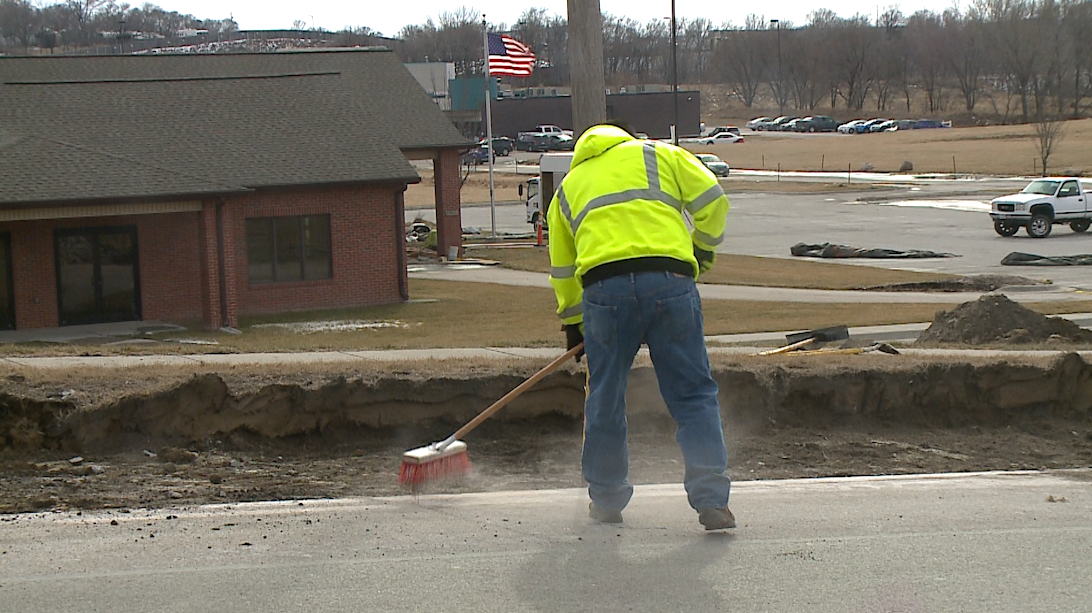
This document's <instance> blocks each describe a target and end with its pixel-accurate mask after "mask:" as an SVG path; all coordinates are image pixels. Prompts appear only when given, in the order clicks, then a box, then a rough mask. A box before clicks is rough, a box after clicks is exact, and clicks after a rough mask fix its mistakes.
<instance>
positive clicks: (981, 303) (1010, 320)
mask: <svg viewBox="0 0 1092 613" xmlns="http://www.w3.org/2000/svg"><path fill="white" fill-rule="evenodd" d="M1046 342H1063V343H1087V342H1092V331H1089V330H1083V329H1081V327H1080V326H1078V325H1077V324H1075V323H1073V322H1071V321H1069V320H1067V319H1064V318H1062V317H1047V316H1046V315H1042V314H1040V313H1036V312H1035V311H1032V310H1031V309H1029V308H1027V307H1024V306H1022V305H1020V304H1018V303H1016V302H1013V301H1012V300H1010V299H1009V298H1008V297H1006V296H1003V295H994V296H982V297H981V298H979V299H978V300H976V301H974V302H965V303H963V304H961V305H959V306H957V307H956V308H954V309H952V310H950V311H941V312H939V313H937V316H936V318H934V319H933V323H932V324H930V325H929V327H928V328H927V329H926V330H925V331H924V332H922V333H921V335H920V336H919V337H918V339H917V340H916V341H914V344H915V345H918V346H921V345H939V344H959V345H989V344H995V343H1003V344H1004V343H1007V344H1027V343H1046Z"/></svg>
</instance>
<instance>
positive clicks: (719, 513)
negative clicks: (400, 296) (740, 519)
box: [698, 508, 736, 530]
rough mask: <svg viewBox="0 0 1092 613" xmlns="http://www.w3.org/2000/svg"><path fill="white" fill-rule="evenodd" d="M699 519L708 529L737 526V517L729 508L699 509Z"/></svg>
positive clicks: (723, 528)
mask: <svg viewBox="0 0 1092 613" xmlns="http://www.w3.org/2000/svg"><path fill="white" fill-rule="evenodd" d="M698 521H699V522H701V525H703V526H705V529H706V530H725V529H728V528H735V527H736V518H735V516H734V515H732V512H731V511H729V510H728V509H727V508H724V509H702V510H701V511H698Z"/></svg>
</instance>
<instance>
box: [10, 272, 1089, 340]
mask: <svg viewBox="0 0 1092 613" xmlns="http://www.w3.org/2000/svg"><path fill="white" fill-rule="evenodd" d="M410 295H411V296H412V297H413V298H414V299H415V300H418V301H417V302H412V303H409V304H400V305H391V306H383V307H368V308H355V309H335V310H325V311H313V312H304V313H292V314H284V315H278V316H268V317H247V318H244V319H243V320H242V322H241V325H240V327H241V328H242V330H243V334H241V335H232V334H224V333H220V332H206V331H191V332H184V333H170V334H163V335H157V336H156V338H158V339H162V340H164V341H168V342H164V343H158V344H140V345H114V346H109V347H102V346H91V345H60V346H58V345H52V344H50V345H46V344H35V345H23V346H10V345H9V346H5V347H4V353H5V355H24V356H26V355H127V354H129V355H132V354H136V355H140V354H163V353H195V352H215V353H235V352H244V353H246V352H296V351H355V350H383V349H426V348H433V347H482V346H492V347H555V346H559V345H560V344H561V343H562V342H563V340H564V337H563V334H562V333H561V332H560V330H559V327H560V325H559V324H558V320H557V317H556V315H555V314H554V311H555V304H556V303H555V301H554V295H553V291H552V290H550V289H548V288H534V287H513V286H504V285H492V284H487V283H457V282H448V281H432V280H420V279H411V280H410ZM952 306H953V305H945V304H855V303H842V304H799V303H781V302H758V301H724V300H707V301H705V303H704V311H705V332H706V334H709V335H720V334H736V333H747V332H768V331H777V330H804V329H812V328H820V327H826V326H834V325H842V324H845V325H849V326H868V325H883V324H899V323H917V322H927V321H932V319H933V317H934V315H935V314H936V312H937V311H939V310H945V309H950V308H952ZM1027 306H1029V307H1030V308H1033V309H1035V310H1037V311H1039V312H1041V313H1048V314H1055V313H1073V312H1087V311H1092V300H1088V301H1083V302H1066V303H1063V304H1057V303H1050V304H1032V305H1027ZM330 320H364V321H386V322H401V323H404V324H405V327H399V328H381V329H369V330H357V331H351V332H324V333H314V334H299V333H295V332H290V331H287V330H283V329H277V328H255V327H253V326H254V325H255V324H261V323H270V322H291V321H330ZM172 339H173V340H174V341H177V340H178V339H200V340H206V341H216V342H217V343H219V344H218V345H214V346H192V345H178V344H175V343H173V342H170V341H171V340H172Z"/></svg>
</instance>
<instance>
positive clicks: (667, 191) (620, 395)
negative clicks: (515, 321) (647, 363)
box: [547, 125, 735, 530]
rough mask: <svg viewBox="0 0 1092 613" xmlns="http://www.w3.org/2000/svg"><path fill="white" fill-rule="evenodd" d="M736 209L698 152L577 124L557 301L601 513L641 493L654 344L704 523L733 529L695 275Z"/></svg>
mask: <svg viewBox="0 0 1092 613" xmlns="http://www.w3.org/2000/svg"><path fill="white" fill-rule="evenodd" d="M727 213H728V199H727V198H726V197H725V196H724V192H723V191H722V190H721V188H720V185H719V184H718V183H717V179H716V177H714V176H713V174H712V173H711V172H709V170H707V169H706V168H705V166H703V165H702V164H701V162H699V161H698V160H697V159H696V158H695V157H694V156H693V155H691V154H690V153H689V152H687V151H686V150H684V149H681V148H679V147H675V146H672V145H669V144H667V143H661V142H656V141H649V140H638V139H636V138H634V137H633V135H632V134H630V133H629V132H628V131H627V130H625V129H623V128H621V127H619V126H615V125H599V126H594V127H592V128H590V129H588V130H587V131H586V132H584V134H583V135H581V137H580V139H579V140H578V141H577V143H576V148H575V151H574V155H573V161H572V168H571V169H570V171H569V173H568V175H566V177H565V179H564V181H563V182H562V184H561V187H560V188H559V189H558V191H557V193H556V194H555V195H554V198H553V200H552V201H551V203H550V206H549V209H548V211H547V223H548V225H549V227H550V265H551V270H550V283H551V284H552V285H553V287H554V292H555V293H556V294H557V302H558V311H557V312H558V315H559V317H560V318H561V320H562V322H563V323H564V325H565V332H566V337H567V339H566V340H567V343H568V346H569V348H570V349H571V348H573V347H575V346H576V345H577V344H579V343H580V342H581V341H583V342H584V351H585V353H586V355H587V360H588V390H587V391H588V396H587V401H586V403H585V406H584V450H583V457H582V467H583V474H584V479H585V480H586V481H587V482H588V494H589V496H590V497H591V500H592V502H591V505H590V512H591V516H592V517H593V518H594V519H596V520H597V521H603V522H610V523H617V522H621V521H622V509H624V508H625V506H626V505H627V504H628V503H629V500H630V498H631V497H632V495H633V486H632V485H630V484H629V482H628V473H629V456H628V451H627V441H626V382H627V378H628V376H629V371H630V369H631V368H632V366H633V359H634V357H635V356H636V354H637V351H638V350H639V349H640V347H641V345H642V344H647V345H648V349H649V355H650V357H651V358H652V363H653V366H654V368H655V371H656V377H657V380H658V381H659V386H660V393H661V395H662V396H663V398H664V401H665V402H666V404H667V407H668V410H669V411H670V412H671V416H672V418H674V420H675V422H676V424H677V426H678V429H677V432H676V438H677V440H678V441H679V446H680V447H681V448H682V452H683V457H684V459H685V461H686V475H685V485H686V493H687V497H688V500H689V502H690V506H692V507H693V508H694V509H695V510H696V511H698V514H699V515H698V519H699V521H700V522H701V523H702V525H703V526H705V528H706V529H707V530H717V529H723V528H732V527H735V519H734V518H733V517H732V514H731V512H730V511H729V510H728V493H729V489H730V487H731V482H730V480H729V478H728V476H727V475H726V474H725V469H726V467H727V463H728V452H727V449H726V447H725V444H724V431H723V426H722V423H721V416H720V406H719V403H718V401H717V384H716V382H715V381H713V377H712V375H711V374H710V368H709V356H708V354H707V352H706V348H705V336H704V331H703V327H702V310H701V299H700V297H699V296H698V291H697V287H696V285H695V279H696V278H697V277H698V275H699V274H700V273H702V272H705V271H707V270H708V269H709V268H710V267H711V266H712V265H713V261H714V257H715V251H714V250H715V248H716V246H717V245H719V244H720V243H721V241H722V240H723V236H724V225H725V217H726V215H727ZM687 216H690V217H692V219H693V230H691V229H690V228H689V227H688V223H687ZM577 359H578V360H579V359H580V357H579V356H578V357H577Z"/></svg>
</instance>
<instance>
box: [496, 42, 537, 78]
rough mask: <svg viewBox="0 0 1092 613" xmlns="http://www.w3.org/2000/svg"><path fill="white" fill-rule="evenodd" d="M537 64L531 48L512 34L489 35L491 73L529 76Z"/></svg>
mask: <svg viewBox="0 0 1092 613" xmlns="http://www.w3.org/2000/svg"><path fill="white" fill-rule="evenodd" d="M534 66H535V54H534V53H531V48H530V47H528V46H527V45H525V44H523V43H521V42H519V41H518V40H516V39H514V38H512V37H511V36H506V35H504V34H490V35H489V74H490V76H492V75H505V76H509V77H529V76H531V69H532V68H534Z"/></svg>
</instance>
